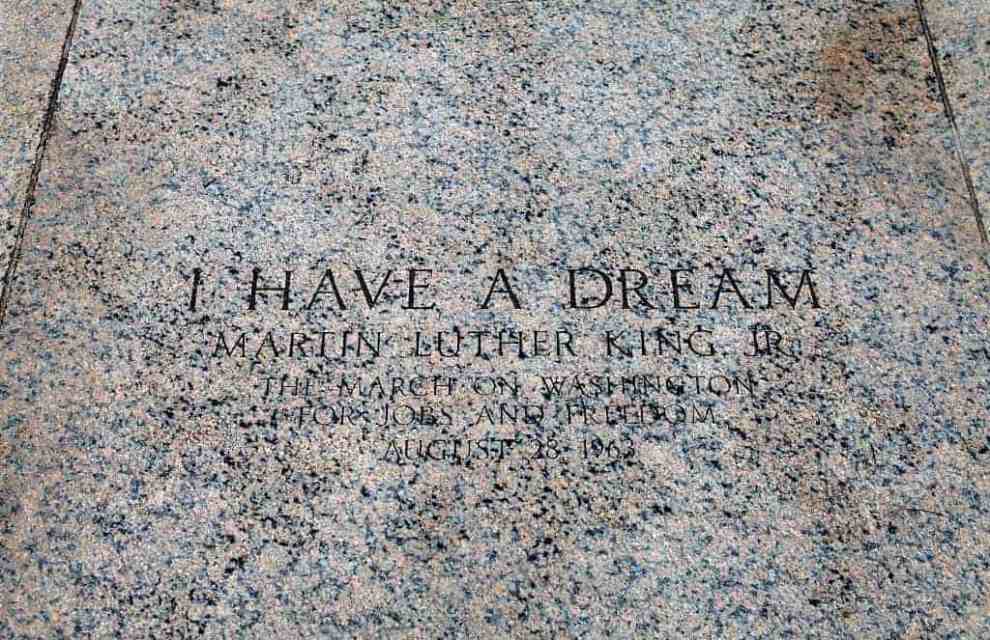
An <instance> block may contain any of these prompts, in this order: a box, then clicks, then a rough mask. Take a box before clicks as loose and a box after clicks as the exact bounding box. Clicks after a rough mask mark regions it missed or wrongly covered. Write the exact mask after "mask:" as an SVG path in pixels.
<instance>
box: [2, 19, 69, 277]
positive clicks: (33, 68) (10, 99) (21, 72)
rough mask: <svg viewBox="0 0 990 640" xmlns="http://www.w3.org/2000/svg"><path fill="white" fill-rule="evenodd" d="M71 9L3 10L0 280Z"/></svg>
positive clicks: (14, 233)
mask: <svg viewBox="0 0 990 640" xmlns="http://www.w3.org/2000/svg"><path fill="white" fill-rule="evenodd" d="M71 7H72V2H71V0H42V1H39V0H6V1H5V2H3V4H2V5H0V86H2V87H3V89H2V90H0V278H3V277H4V276H5V274H6V273H7V266H8V259H9V256H10V253H11V251H12V250H13V249H14V245H15V244H16V242H15V240H16V238H17V234H18V228H19V226H20V217H21V214H22V211H23V208H24V198H25V194H26V193H27V186H28V182H29V180H30V178H31V170H32V168H33V166H34V160H35V157H36V155H35V154H36V151H37V145H38V139H39V136H40V134H41V128H42V124H43V121H44V116H45V112H46V107H47V106H48V96H49V93H50V91H51V84H52V78H54V77H55V72H56V69H57V68H58V61H59V56H60V54H61V51H62V42H63V40H64V39H65V30H66V26H67V25H68V23H69V14H70V9H71ZM0 287H2V281H0Z"/></svg>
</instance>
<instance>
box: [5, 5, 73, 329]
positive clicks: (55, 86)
mask: <svg viewBox="0 0 990 640" xmlns="http://www.w3.org/2000/svg"><path fill="white" fill-rule="evenodd" d="M81 11H82V0H75V2H74V3H73V5H72V19H71V20H69V28H68V29H67V30H66V32H65V40H64V41H63V42H62V55H61V57H60V58H59V61H58V70H57V71H56V72H55V77H54V78H53V79H52V86H51V91H50V92H49V94H48V107H47V109H46V110H45V117H44V119H43V120H42V124H41V138H40V139H39V140H38V146H37V148H36V149H35V152H34V165H33V166H32V167H31V178H30V179H29V180H28V185H27V191H26V192H25V194H24V206H23V207H22V208H21V217H20V219H19V220H18V222H17V230H16V231H15V233H14V246H13V247H12V248H11V250H10V258H9V261H8V262H7V271H6V273H4V276H3V291H2V292H0V329H2V328H3V325H4V321H5V320H6V319H7V308H8V307H9V305H10V298H11V295H12V289H13V286H14V276H15V275H16V274H17V263H18V262H19V261H20V259H21V253H22V251H23V249H24V236H25V234H26V232H27V225H28V221H29V220H30V219H31V211H32V209H33V208H34V202H35V191H36V190H37V188H38V177H39V176H40V175H41V164H42V162H43V161H44V159H45V151H46V150H47V149H48V140H49V139H50V138H51V135H52V129H53V128H54V125H55V112H56V110H57V109H58V96H59V93H60V91H61V90H62V78H63V77H64V76H65V68H66V66H68V63H69V51H70V50H71V49H72V39H73V36H74V35H75V32H76V24H77V23H78V22H79V14H80V12H81Z"/></svg>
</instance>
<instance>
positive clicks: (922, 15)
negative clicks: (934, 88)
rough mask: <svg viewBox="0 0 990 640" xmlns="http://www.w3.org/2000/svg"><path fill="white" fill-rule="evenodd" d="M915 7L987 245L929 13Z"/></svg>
mask: <svg viewBox="0 0 990 640" xmlns="http://www.w3.org/2000/svg"><path fill="white" fill-rule="evenodd" d="M914 6H915V7H917V9H918V18H919V19H920V20H921V28H922V30H923V31H924V32H925V41H926V42H927V43H928V57H929V58H930V59H931V61H932V69H933V70H934V72H935V80H936V81H937V82H938V92H939V96H940V97H941V98H942V107H943V109H944V110H945V117H946V118H948V119H949V124H950V125H952V136H953V141H954V144H955V147H956V158H957V159H958V160H959V167H960V168H961V169H962V174H963V180H964V181H965V182H966V190H967V191H968V192H969V206H970V208H971V209H972V210H973V216H974V217H975V218H976V226H977V227H979V230H980V238H982V240H983V243H984V244H987V243H988V242H990V239H988V238H987V227H986V224H985V223H984V222H983V212H981V211H980V202H979V200H977V198H976V188H975V187H974V186H973V176H972V174H971V173H970V170H969V162H967V161H966V154H965V152H964V151H963V142H962V136H961V135H959V125H958V124H957V123H956V114H955V112H954V111H953V110H952V102H951V101H950V100H949V92H948V91H947V90H946V88H945V76H943V75H942V65H940V64H939V57H938V49H937V48H936V47H935V37H934V36H933V35H932V30H931V27H930V26H929V25H928V11H927V10H926V9H925V2H924V0H914Z"/></svg>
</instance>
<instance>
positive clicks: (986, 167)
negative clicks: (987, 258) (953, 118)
mask: <svg viewBox="0 0 990 640" xmlns="http://www.w3.org/2000/svg"><path fill="white" fill-rule="evenodd" d="M927 8H928V13H929V19H930V21H931V28H932V31H933V33H934V34H935V35H936V36H937V41H938V42H937V45H938V52H939V55H940V58H941V62H942V68H943V72H944V75H945V83H946V88H947V91H948V95H949V97H950V99H951V101H952V105H953V108H954V110H955V111H956V115H957V125H958V127H959V135H960V137H961V139H962V145H963V150H964V153H965V155H966V161H967V164H968V165H969V168H970V171H971V176H972V182H973V187H974V190H975V191H976V196H977V200H978V202H979V204H980V208H981V210H982V215H983V218H984V222H985V224H987V225H990V221H987V218H988V217H990V213H988V209H990V5H988V4H987V3H985V2H962V1H959V0H938V1H936V2H929V3H928V4H927Z"/></svg>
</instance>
